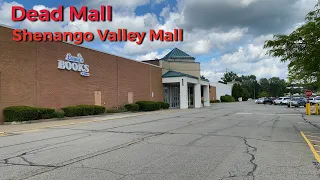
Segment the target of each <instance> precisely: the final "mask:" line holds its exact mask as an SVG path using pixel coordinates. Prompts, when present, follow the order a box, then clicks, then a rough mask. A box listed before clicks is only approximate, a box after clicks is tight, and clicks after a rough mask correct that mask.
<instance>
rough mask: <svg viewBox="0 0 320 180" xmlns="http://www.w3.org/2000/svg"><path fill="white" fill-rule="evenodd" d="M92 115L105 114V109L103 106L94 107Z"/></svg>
mask: <svg viewBox="0 0 320 180" xmlns="http://www.w3.org/2000/svg"><path fill="white" fill-rule="evenodd" d="M93 107H94V115H98V114H104V113H105V112H106V108H105V107H104V106H97V105H94V106H93Z"/></svg>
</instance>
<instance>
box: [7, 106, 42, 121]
mask: <svg viewBox="0 0 320 180" xmlns="http://www.w3.org/2000/svg"><path fill="white" fill-rule="evenodd" d="M3 114H4V118H5V121H6V122H13V121H30V120H37V119H38V118H39V110H38V108H35V107H29V106H11V107H7V108H5V109H4V110H3Z"/></svg>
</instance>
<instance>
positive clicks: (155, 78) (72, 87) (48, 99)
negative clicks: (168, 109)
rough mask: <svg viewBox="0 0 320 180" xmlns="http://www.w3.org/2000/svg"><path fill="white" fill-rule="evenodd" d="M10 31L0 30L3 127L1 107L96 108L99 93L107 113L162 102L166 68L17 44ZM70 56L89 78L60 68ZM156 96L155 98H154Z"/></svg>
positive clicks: (74, 49)
mask: <svg viewBox="0 0 320 180" xmlns="http://www.w3.org/2000/svg"><path fill="white" fill-rule="evenodd" d="M11 37H12V29H10V28H6V27H1V26H0V38H1V43H0V124H2V122H3V120H4V119H3V114H2V112H3V108H5V107H8V106H15V105H28V106H38V107H49V108H55V109H59V108H61V107H64V106H70V105H78V104H95V91H101V103H102V105H104V106H105V107H106V108H111V107H114V106H121V105H124V104H126V103H128V93H129V92H132V93H133V100H134V102H136V101H139V100H154V101H163V88H162V69H161V68H160V67H156V66H152V65H148V64H145V63H140V62H136V61H133V60H128V59H125V58H122V57H118V56H114V55H110V54H106V53H102V52H98V51H95V50H91V49H87V48H83V47H79V46H75V45H71V44H67V43H57V42H39V43H36V42H14V41H12V40H11ZM67 53H71V54H72V56H76V55H77V54H78V53H80V54H81V55H82V57H83V58H84V63H85V64H88V65H89V66H90V76H89V77H83V76H81V75H80V72H74V71H68V70H60V69H58V60H64V59H65V56H66V54H67ZM152 92H154V95H155V97H153V98H152V97H151V94H152Z"/></svg>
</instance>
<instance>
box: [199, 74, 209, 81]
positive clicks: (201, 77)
mask: <svg viewBox="0 0 320 180" xmlns="http://www.w3.org/2000/svg"><path fill="white" fill-rule="evenodd" d="M200 79H202V80H207V81H208V79H207V78H206V77H204V76H203V75H201V76H200Z"/></svg>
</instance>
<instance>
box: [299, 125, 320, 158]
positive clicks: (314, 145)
mask: <svg viewBox="0 0 320 180" xmlns="http://www.w3.org/2000/svg"><path fill="white" fill-rule="evenodd" d="M300 133H301V135H302V137H303V138H304V140H305V141H306V142H307V144H308V145H309V148H310V150H311V152H312V153H313V155H314V157H315V158H316V160H317V161H318V163H320V155H319V153H318V150H316V147H318V146H319V145H316V144H312V143H311V142H319V143H320V141H316V140H312V139H308V138H307V136H306V135H305V134H304V132H302V131H301V132H300Z"/></svg>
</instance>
